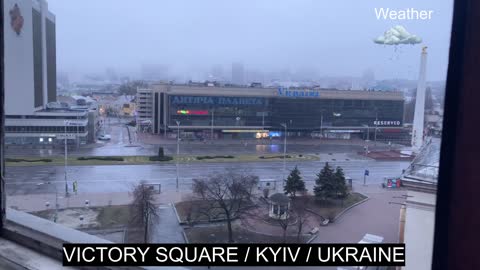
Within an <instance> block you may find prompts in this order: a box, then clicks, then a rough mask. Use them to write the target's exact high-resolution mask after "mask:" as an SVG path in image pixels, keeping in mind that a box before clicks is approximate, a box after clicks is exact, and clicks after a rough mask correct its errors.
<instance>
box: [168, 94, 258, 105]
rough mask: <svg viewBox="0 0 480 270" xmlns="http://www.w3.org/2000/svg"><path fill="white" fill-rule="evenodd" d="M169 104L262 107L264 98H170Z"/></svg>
mask: <svg viewBox="0 0 480 270" xmlns="http://www.w3.org/2000/svg"><path fill="white" fill-rule="evenodd" d="M170 104H173V105H180V104H199V105H224V106H230V105H234V106H236V105H247V106H262V105H264V104H265V98H261V97H211V96H170Z"/></svg>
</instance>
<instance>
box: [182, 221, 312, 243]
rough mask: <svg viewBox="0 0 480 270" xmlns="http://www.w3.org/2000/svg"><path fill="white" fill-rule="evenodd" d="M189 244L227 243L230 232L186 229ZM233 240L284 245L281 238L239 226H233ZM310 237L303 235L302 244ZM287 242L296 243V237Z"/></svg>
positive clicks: (221, 228) (216, 228) (223, 228)
mask: <svg viewBox="0 0 480 270" xmlns="http://www.w3.org/2000/svg"><path fill="white" fill-rule="evenodd" d="M185 235H186V236H187V239H188V242H189V243H212V244H214V243H227V242H228V231H227V226H226V225H218V226H208V227H192V228H186V229H185ZM233 238H234V241H235V242H236V243H283V238H282V237H281V236H270V235H264V234H258V233H254V232H251V231H249V230H246V229H244V228H242V227H241V226H239V225H233ZM308 238H309V236H305V235H302V236H301V237H300V242H302V243H305V242H306V241H307V240H308ZM287 242H291V243H296V242H297V237H296V236H289V237H287Z"/></svg>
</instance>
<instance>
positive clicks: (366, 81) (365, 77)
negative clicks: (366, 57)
mask: <svg viewBox="0 0 480 270" xmlns="http://www.w3.org/2000/svg"><path fill="white" fill-rule="evenodd" d="M361 84H362V85H361V87H363V88H370V87H372V86H374V85H375V73H374V71H373V69H370V68H369V69H367V70H365V71H364V72H363V74H362V79H361Z"/></svg>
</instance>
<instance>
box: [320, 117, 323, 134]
mask: <svg viewBox="0 0 480 270" xmlns="http://www.w3.org/2000/svg"><path fill="white" fill-rule="evenodd" d="M320 138H323V111H322V112H321V114H320Z"/></svg>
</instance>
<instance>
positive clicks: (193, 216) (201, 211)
mask: <svg viewBox="0 0 480 270" xmlns="http://www.w3.org/2000/svg"><path fill="white" fill-rule="evenodd" d="M175 209H176V210H177V213H178V217H179V218H180V221H181V222H187V220H188V216H189V214H190V220H191V221H192V222H208V221H209V220H210V218H209V215H208V213H207V212H206V210H205V209H208V204H207V202H205V201H201V200H198V201H182V202H178V203H175ZM209 214H210V217H211V219H213V220H215V219H223V218H224V217H225V215H224V214H223V212H222V211H221V210H220V209H214V210H211V211H210V212H209Z"/></svg>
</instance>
